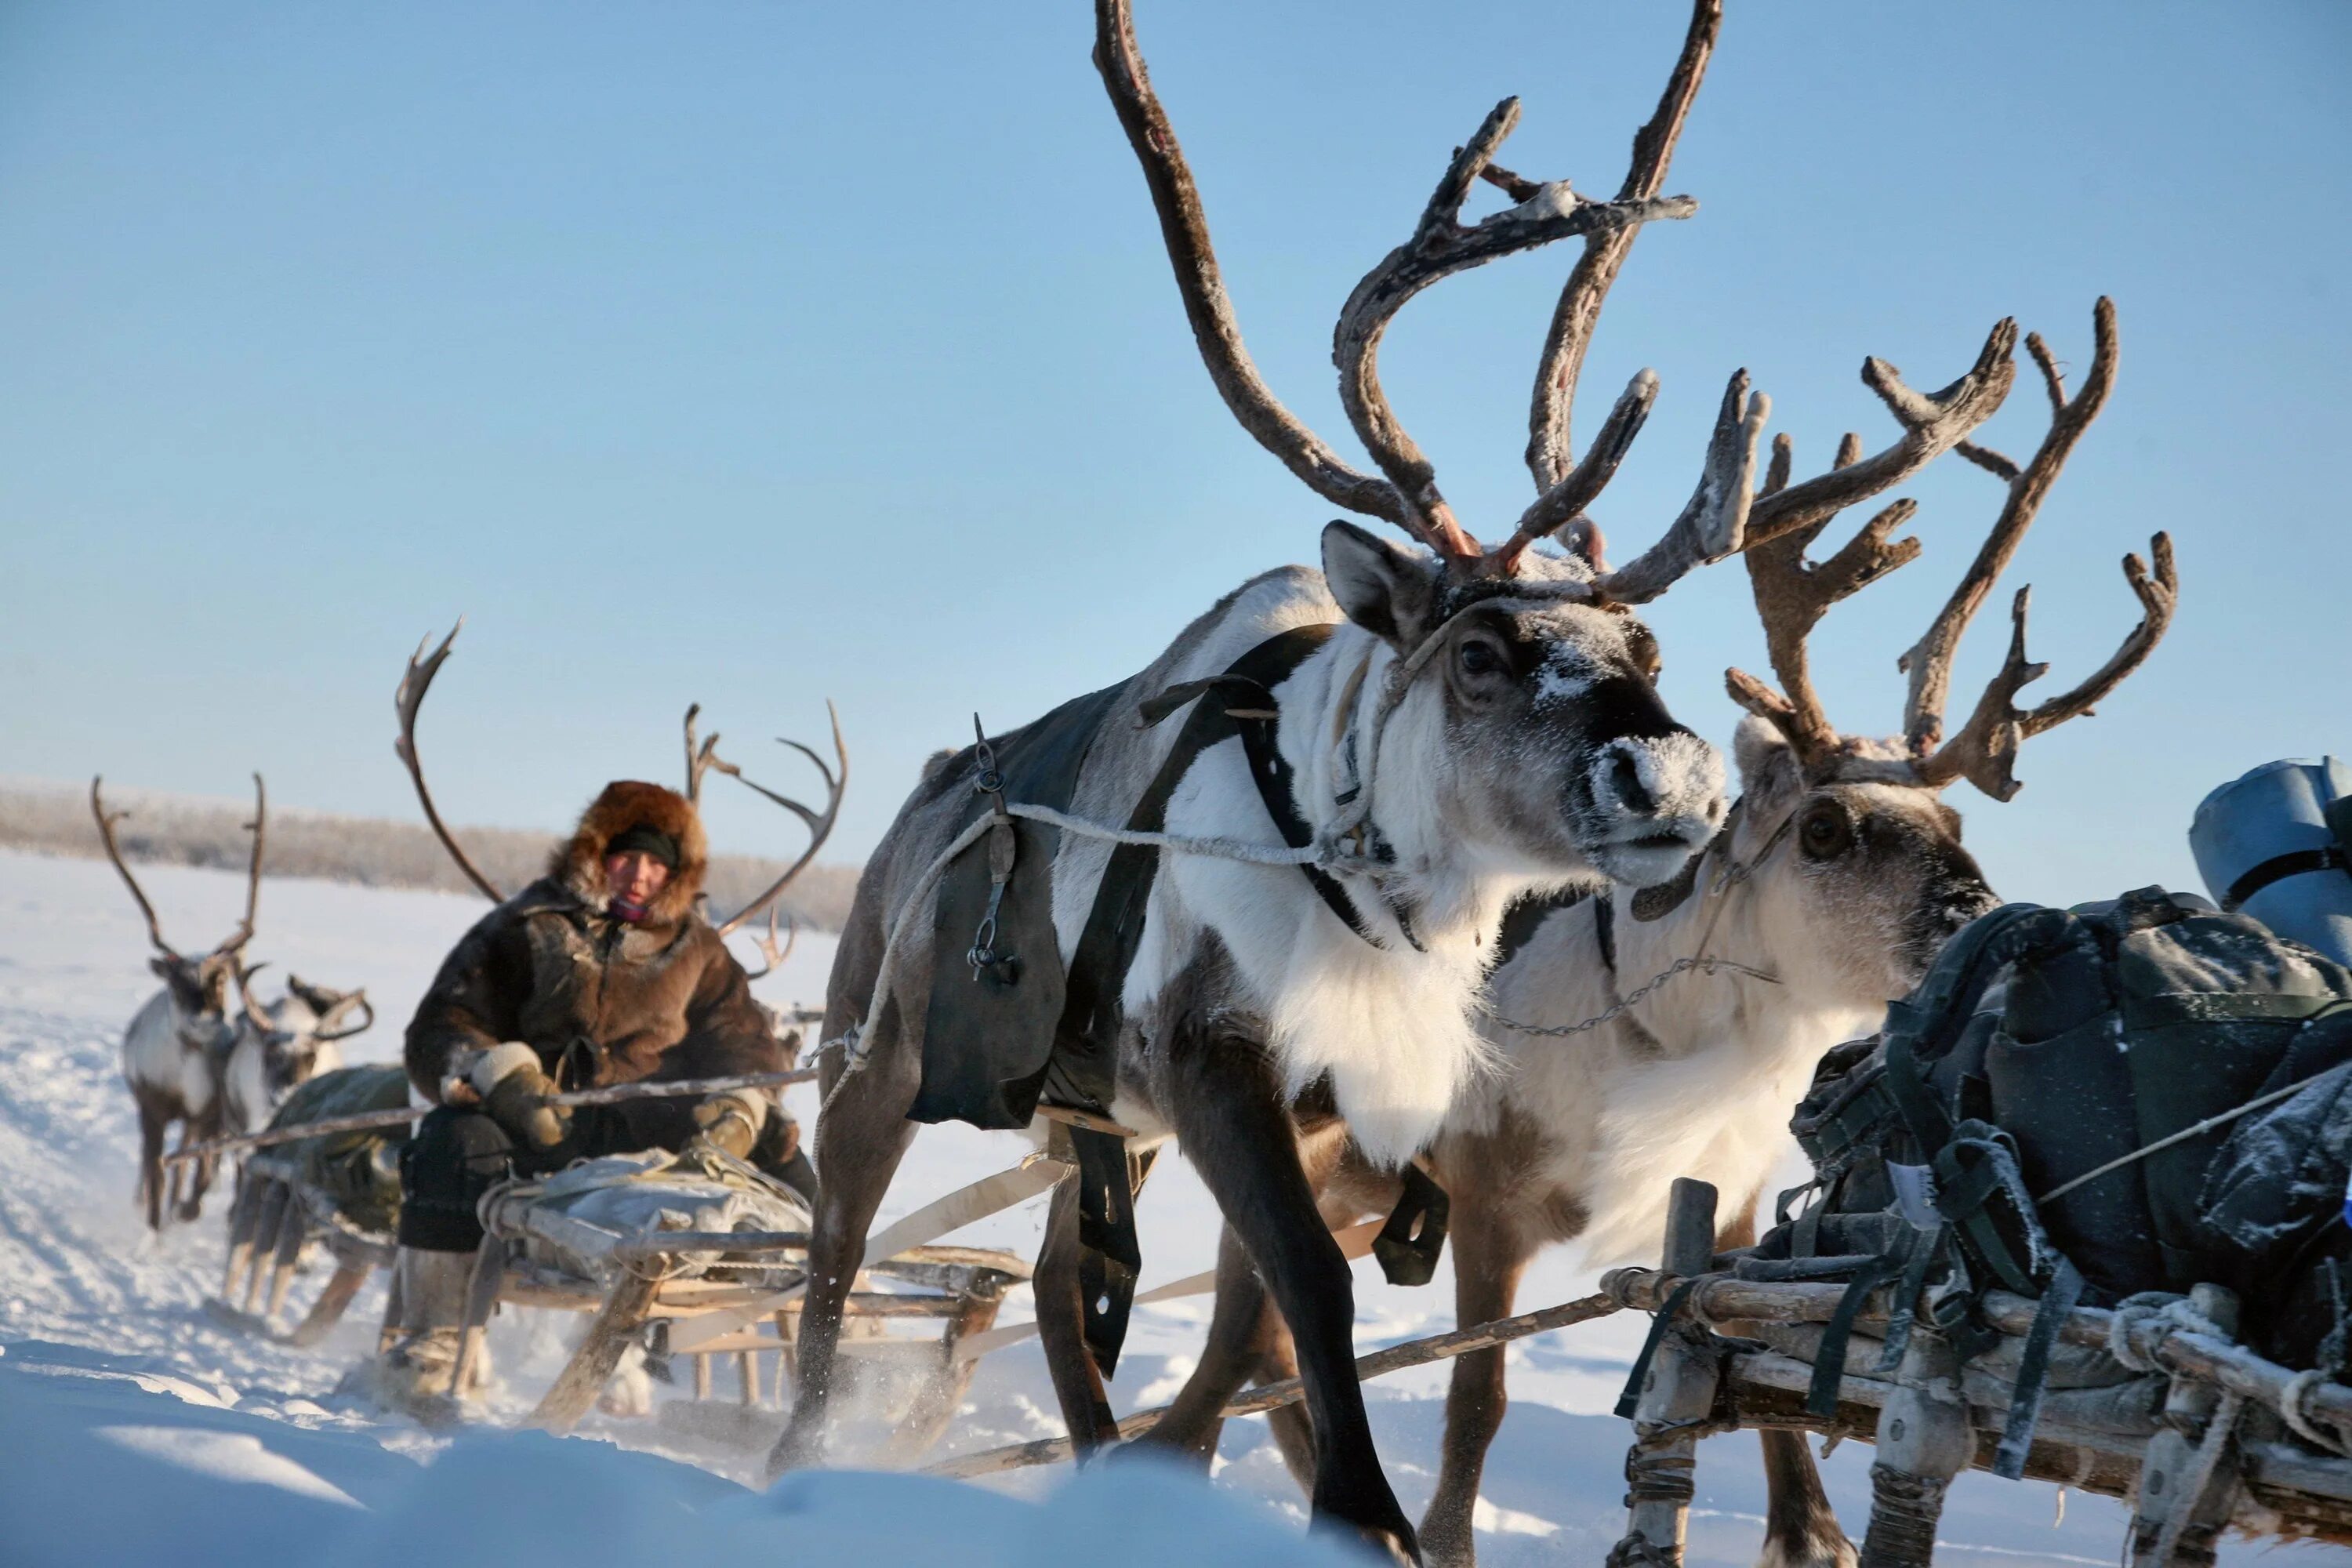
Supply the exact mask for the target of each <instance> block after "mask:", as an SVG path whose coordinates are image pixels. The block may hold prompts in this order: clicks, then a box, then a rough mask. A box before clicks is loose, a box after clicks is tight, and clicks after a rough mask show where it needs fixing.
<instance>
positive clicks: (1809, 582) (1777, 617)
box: [1724, 433, 1919, 774]
mask: <svg viewBox="0 0 2352 1568" xmlns="http://www.w3.org/2000/svg"><path fill="white" fill-rule="evenodd" d="M1791 458H1792V450H1791V447H1790V440H1789V437H1786V436H1782V437H1779V438H1777V439H1776V440H1775V441H1774V442H1773V443H1772V468H1771V471H1770V473H1769V475H1768V476H1767V477H1766V479H1765V482H1764V493H1763V496H1762V497H1761V498H1759V501H1758V503H1757V504H1758V506H1759V507H1761V505H1762V504H1763V502H1764V501H1765V500H1770V499H1772V498H1773V497H1775V496H1778V495H1780V494H1781V493H1782V492H1783V491H1785V490H1786V489H1787V488H1788V484H1789V470H1790V464H1791ZM1861 458H1862V437H1859V436H1856V435H1853V434H1851V433H1849V434H1848V435H1847V436H1846V437H1845V439H1844V440H1843V441H1842V442H1840V443H1839V444H1838V453H1837V462H1836V464H1835V465H1834V467H1833V468H1832V470H1831V471H1832V474H1833V475H1834V474H1836V473H1839V472H1842V471H1843V470H1844V469H1846V468H1851V467H1853V465H1854V464H1855V463H1857V462H1859V461H1861ZM1916 510H1918V507H1917V503H1916V502H1914V501H1910V500H1898V501H1896V502H1895V503H1894V504H1893V505H1892V506H1889V507H1887V508H1886V509H1885V510H1883V511H1881V512H1880V513H1879V514H1878V515H1877V516H1875V517H1874V518H1872V519H1871V520H1870V521H1868V522H1866V523H1864V525H1863V527H1862V531H1861V532H1859V533H1857V534H1855V535H1854V536H1853V539H1851V540H1849V541H1848V542H1846V544H1845V546H1844V548H1843V549H1841V550H1840V551H1838V552H1837V553H1836V554H1834V555H1832V556H1831V557H1830V558H1829V559H1828V560H1826V561H1823V562H1822V563H1819V564H1814V563H1811V562H1808V561H1807V560H1806V559H1805V550H1806V547H1807V546H1809V545H1810V544H1811V543H1812V542H1813V541H1814V540H1815V539H1817V538H1818V537H1820V535H1821V532H1822V529H1824V528H1826V527H1827V526H1828V525H1829V521H1830V519H1829V517H1828V516H1826V515H1825V516H1823V517H1822V518H1820V519H1818V520H1816V521H1811V522H1808V523H1806V524H1804V525H1803V526H1802V527H1800V528H1797V529H1795V530H1793V531H1790V532H1787V533H1784V534H1782V535H1781V536H1780V538H1778V539H1774V540H1769V541H1767V542H1763V543H1761V544H1750V545H1749V546H1748V552H1747V557H1746V559H1747V562H1748V584H1749V587H1750V588H1751V590H1752V591H1753V593H1754V595H1755V599H1756V614H1757V618H1758V619H1759V620H1760V621H1762V622H1763V624H1764V646H1765V648H1766V650H1767V654H1768V657H1769V658H1770V660H1771V663H1772V673H1773V674H1774V675H1776V676H1778V677H1779V678H1780V690H1779V691H1775V690H1773V689H1771V688H1770V687H1769V686H1767V685H1765V684H1764V683H1763V682H1762V681H1760V680H1759V679H1756V678H1755V677H1754V676H1752V675H1749V674H1748V673H1747V672H1746V671H1745V670H1739V669H1729V670H1726V671H1725V672H1724V683H1725V686H1726V687H1727V689H1729V691H1730V693H1731V699H1732V700H1733V701H1735V702H1737V703H1738V704H1739V705H1740V706H1741V707H1742V708H1745V709H1747V710H1748V711H1749V712H1750V713H1753V714H1755V715H1756V716H1757V717H1759V718H1760V719H1765V720H1769V721H1770V722H1771V723H1772V724H1773V726H1774V727H1775V728H1777V729H1778V730H1779V731H1780V733H1781V735H1782V736H1783V737H1785V738H1786V739H1787V741H1788V742H1789V745H1790V750H1792V751H1793V752H1795V753H1796V755H1797V758H1798V761H1799V762H1800V763H1801V764H1802V765H1803V766H1804V769H1805V771H1806V772H1807V773H1809V774H1818V773H1821V772H1822V771H1823V770H1824V769H1825V768H1826V767H1827V766H1828V765H1829V764H1830V763H1831V762H1832V759H1833V758H1835V757H1836V756H1838V755H1839V753H1840V751H1841V747H1840V745H1839V742H1838V732H1837V727H1836V726H1835V725H1834V724H1832V723H1831V722H1830V720H1829V715H1828V714H1827V713H1826V712H1825V711H1824V710H1822V700H1821V694H1820V693H1819V692H1818V691H1816V690H1815V689H1814V688H1813V679H1812V671H1811V664H1810V660H1809V658H1808V657H1807V654H1806V650H1805V639H1806V638H1807V637H1810V636H1811V633H1812V629H1813V627H1814V626H1816V625H1817V624H1818V623H1819V622H1820V620H1821V618H1822V616H1823V615H1825V614H1827V613H1828V611H1829V608H1830V606H1831V605H1834V604H1836V603H1837V602H1838V601H1840V600H1841V599H1843V598H1846V597H1847V596H1849V595H1853V594H1854V593H1857V592H1859V591H1860V590H1862V589H1864V588H1866V587H1868V586H1869V585H1870V584H1873V583H1875V582H1877V581H1878V580H1879V579H1880V578H1881V577H1884V576H1885V575H1886V574H1888V573H1890V572H1892V571H1894V570H1895V568H1896V567H1898V566H1903V565H1907V564H1908V563H1911V562H1912V561H1915V560H1916V559H1917V558H1918V555H1919V542H1918V541H1917V540H1916V539H1898V540H1895V541H1894V542H1892V543H1890V542H1888V539H1887V536H1888V535H1889V534H1891V533H1893V532H1894V531H1895V530H1896V529H1898V528H1900V527H1902V526H1903V525H1904V524H1905V523H1906V522H1908V521H1911V516H1912V514H1913V513H1914V512H1916ZM1783 693H1785V694H1786V695H1783Z"/></svg>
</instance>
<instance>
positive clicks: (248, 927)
mask: <svg viewBox="0 0 2352 1568" xmlns="http://www.w3.org/2000/svg"><path fill="white" fill-rule="evenodd" d="M245 826H246V828H247V831H249V832H250V833H251V834H252V835H253V858H252V859H251V861H250V862H249V863H248V864H247V867H246V868H245V919H244V920H242V921H238V922H237V927H236V930H235V931H231V932H229V934H228V939H227V940H226V941H225V942H222V943H221V944H220V945H219V946H218V947H216V948H215V949H213V951H214V952H216V953H222V952H243V951H244V950H245V945H246V943H247V942H251V941H252V940H253V932H254V921H255V920H256V919H257V917H258V916H259V914H260V910H261V848H262V843H263V840H264V839H265V838H266V837H268V827H269V792H268V790H267V789H266V788H264V787H263V785H262V783H261V775H260V774H259V773H255V774H254V775H253V820H252V821H251V822H248V823H247V824H246V825H245Z"/></svg>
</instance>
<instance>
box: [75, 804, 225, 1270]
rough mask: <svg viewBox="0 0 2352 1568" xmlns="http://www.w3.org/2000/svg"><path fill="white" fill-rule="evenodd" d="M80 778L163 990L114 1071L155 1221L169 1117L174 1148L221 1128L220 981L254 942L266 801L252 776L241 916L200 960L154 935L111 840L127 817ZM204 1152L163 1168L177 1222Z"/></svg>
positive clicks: (134, 1022)
mask: <svg viewBox="0 0 2352 1568" xmlns="http://www.w3.org/2000/svg"><path fill="white" fill-rule="evenodd" d="M103 782H104V781H103V780H101V779H98V778H93V779H91V780H90V781H89V812H90V815H91V816H93V817H95V818H97V820H98V834H99V837H100V840H101V841H102V842H103V843H104V844H105V846H106V858H108V859H109V860H111V861H112V862H114V868H115V870H116V871H117V872H118V873H120V874H121V878H122V885H123V886H124V887H126V888H129V889H131V898H132V899H133V900H136V901H137V903H138V905H139V912H140V913H141V914H142V915H144V916H146V917H147V939H148V941H150V942H152V943H154V946H155V956H154V957H152V958H151V959H149V960H148V961H147V965H148V967H149V968H151V969H152V970H153V971H154V972H155V973H156V975H157V976H158V977H159V978H161V979H162V981H163V990H161V991H159V992H157V993H156V994H154V995H153V996H152V997H150V998H148V1000H147V1003H146V1005H144V1006H142V1007H141V1008H140V1009H139V1011H138V1012H137V1013H135V1014H133V1015H132V1016H131V1026H130V1027H129V1028H127V1029H125V1030H124V1031H123V1034H122V1078H123V1081H124V1082H126V1083H128V1084H129V1085H130V1086H131V1098H132V1099H133V1100H136V1101H138V1104H139V1201H141V1202H143V1203H144V1204H145V1205H147V1224H148V1226H149V1227H150V1228H152V1229H154V1230H161V1229H163V1205H164V1180H163V1134H164V1132H165V1131H167V1130H168V1129H169V1128H170V1127H171V1126H172V1125H173V1123H174V1122H177V1123H178V1124H179V1127H180V1147H181V1148H183V1149H186V1148H189V1147H192V1146H193V1145H194V1144H197V1143H203V1142H209V1141H210V1140H211V1139H213V1138H215V1137H217V1136H218V1135H219V1134H220V1131H221V1127H222V1116H223V1111H224V1107H225V1104H226V1097H225V1096H224V1094H223V1093H222V1089H221V1075H222V1070H223V1068H224V1067H225V1065H226V1060H227V1057H228V1053H229V1050H230V1048H231V1047H232V1045H233V1044H234V1041H235V1038H236V1031H235V1029H234V1028H233V1027H232V1026H231V1025H230V1023H229V1018H228V988H229V983H230V982H231V981H232V980H234V979H236V978H237V977H238V975H239V973H240V970H241V965H242V963H243V962H244V953H245V947H246V944H247V942H251V941H252V940H253V920H254V912H255V909H256V906H257V903H258V901H259V900H260V897H261V848H262V838H263V834H264V830H265V823H266V820H267V817H268V801H267V797H266V795H265V794H264V791H263V788H262V784H261V775H260V774H259V773H256V774H254V775H253V820H252V821H251V822H249V823H247V825H246V826H247V829H248V830H250V831H251V833H252V834H253V860H252V864H251V865H250V866H249V867H248V868H247V872H246V883H245V919H244V920H243V921H239V922H238V924H237V928H236V930H235V931H231V932H230V933H229V934H228V936H227V938H226V940H225V941H223V942H221V944H220V945H219V946H217V947H215V948H214V949H213V950H212V951H211V952H208V953H205V955H204V956H203V957H201V958H190V957H188V956H187V955H185V954H184V953H182V952H179V950H177V949H176V948H174V947H173V946H172V944H171V943H169V942H165V941H164V940H163V927H162V925H161V924H159V923H158V922H157V921H156V919H155V906H154V905H153V904H151V903H149V902H148V901H147V895H146V894H145V893H144V892H143V891H142V890H141V889H140V887H139V879H137V878H135V877H133V876H132V875H131V868H130V866H129V865H127V864H125V863H124V861H123V858H122V849H121V846H120V845H119V844H117V843H116V842H115V837H114V825H115V824H116V823H118V822H121V820H123V818H125V817H126V816H129V815H130V813H128V812H120V811H118V812H109V811H108V810H107V809H106V804H105V801H104V799H103V798H102V796H101V795H100V785H101V784H102V783H103ZM213 1167H214V1163H213V1161H212V1160H210V1159H204V1160H197V1161H191V1162H183V1163H177V1164H174V1165H173V1167H172V1176H171V1206H172V1209H173V1213H174V1214H175V1215H177V1217H179V1218H180V1219H183V1220H193V1219H194V1218H195V1217H196V1216H197V1215H199V1214H201V1213H202V1212H203V1209H204V1201H205V1188H206V1187H207V1186H209V1185H210V1184H211V1183H212V1179H213Z"/></svg>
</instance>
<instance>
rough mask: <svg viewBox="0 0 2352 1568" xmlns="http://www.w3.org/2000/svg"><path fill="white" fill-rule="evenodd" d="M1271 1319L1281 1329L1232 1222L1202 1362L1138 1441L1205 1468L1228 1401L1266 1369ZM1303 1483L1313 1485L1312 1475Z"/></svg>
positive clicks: (1222, 1245)
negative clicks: (1265, 1352)
mask: <svg viewBox="0 0 2352 1568" xmlns="http://www.w3.org/2000/svg"><path fill="white" fill-rule="evenodd" d="M1269 1322H1270V1323H1272V1324H1273V1325H1274V1326H1275V1328H1276V1331H1279V1330H1280V1326H1281V1319H1280V1318H1279V1317H1278V1316H1277V1315H1276V1312H1275V1310H1274V1307H1273V1303H1272V1302H1270V1301H1268V1300H1266V1294H1265V1284H1264V1283H1263V1282H1262V1281H1261V1280H1260V1279H1258V1277H1257V1270H1256V1268H1254V1267H1252V1265H1251V1263H1250V1260H1249V1254H1248V1253H1246V1252H1244V1250H1243V1249H1242V1244H1241V1239H1240V1238H1239V1237H1236V1236H1234V1229H1233V1226H1226V1227H1225V1228H1224V1231H1223V1234H1222V1235H1221V1236H1220V1237H1218V1239H1217V1294H1216V1306H1215V1308H1214V1309H1213V1310H1212V1311H1211V1313H1210V1315H1209V1339H1208V1343H1206V1344H1205V1345H1203V1346H1202V1347H1201V1363H1200V1364H1199V1365H1198V1366H1196V1367H1194V1368H1193V1369H1192V1376H1190V1377H1188V1378H1186V1379H1185V1380H1184V1386H1183V1387H1182V1388H1181V1390H1179V1391H1178V1392H1177V1394H1176V1399H1175V1402H1174V1403H1173V1404H1171V1405H1169V1407H1168V1414H1167V1415H1163V1416H1161V1417H1160V1424H1159V1425H1158V1426H1154V1427H1153V1428H1152V1429H1151V1430H1150V1431H1149V1432H1147V1433H1145V1434H1144V1435H1143V1436H1140V1437H1139V1438H1137V1439H1136V1446H1137V1447H1149V1448H1151V1449H1153V1450H1155V1451H1157V1452H1160V1453H1163V1454H1179V1455H1182V1456H1183V1457H1184V1458H1187V1459H1190V1460H1192V1461H1194V1462H1195V1463H1197V1464H1199V1465H1200V1466H1201V1467H1202V1468H1204V1469H1205V1468H1207V1467H1208V1464H1209V1460H1210V1458H1211V1457H1212V1456H1213V1455H1214V1454H1215V1453H1216V1451H1217V1438H1218V1436H1220V1435H1221V1434H1222V1433H1223V1430H1224V1426H1225V1419H1224V1408H1225V1405H1227V1404H1228V1403H1230V1402H1231V1401H1232V1399H1233V1397H1234V1394H1238V1393H1240V1392H1241V1391H1242V1388H1243V1387H1244V1385H1245V1384H1247V1383H1248V1382H1249V1381H1250V1380H1251V1379H1252V1378H1254V1377H1257V1376H1260V1375H1261V1363H1262V1361H1263V1354H1262V1352H1263V1351H1264V1348H1265V1347H1264V1340H1265V1324H1267V1323H1269ZM1300 1484H1301V1486H1302V1487H1305V1488H1307V1489H1312V1487H1313V1484H1314V1483H1313V1477H1312V1475H1311V1474H1310V1475H1309V1476H1308V1478H1307V1479H1306V1480H1304V1481H1302V1482H1301V1483H1300Z"/></svg>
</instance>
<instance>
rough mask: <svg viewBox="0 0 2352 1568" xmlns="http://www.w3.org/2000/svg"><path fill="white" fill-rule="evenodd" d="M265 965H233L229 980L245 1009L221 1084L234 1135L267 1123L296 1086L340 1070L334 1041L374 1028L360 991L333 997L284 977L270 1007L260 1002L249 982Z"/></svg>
mask: <svg viewBox="0 0 2352 1568" xmlns="http://www.w3.org/2000/svg"><path fill="white" fill-rule="evenodd" d="M266 967H268V966H267V965H266V964H259V963H257V964H254V965H253V966H252V967H251V968H243V967H240V968H239V969H238V971H237V975H236V984H237V994H238V995H239V996H240V997H241V998H242V999H243V1001H244V1004H245V1011H244V1014H243V1015H242V1016H240V1017H239V1018H238V1019H237V1021H236V1042H235V1044H233V1045H232V1046H231V1047H230V1049H229V1057H228V1067H227V1070H226V1073H225V1075H224V1078H225V1082H226V1100H227V1102H228V1112H229V1114H228V1120H229V1121H230V1123H231V1125H232V1126H233V1127H235V1128H236V1130H237V1131H250V1130H251V1129H253V1128H254V1127H257V1126H258V1125H260V1124H261V1123H262V1122H264V1121H268V1119H269V1116H270V1114H271V1113H272V1112H273V1111H275V1110H277V1108H278V1104H279V1103H280V1102H281V1101H283V1100H285V1098H286V1097H287V1096H288V1095H289V1094H290V1093H292V1092H293V1091H294V1089H295V1088H296V1087H297V1086H299V1085H300V1084H304V1083H308V1082H309V1081H310V1079H313V1078H316V1077H317V1076H318V1075H319V1074H320V1073H322V1072H332V1071H334V1070H335V1069H336V1068H340V1067H341V1066H342V1065H343V1053H342V1050H341V1044H340V1043H341V1041H344V1040H348V1039H350V1038H351V1037H352V1036H353V1035H357V1034H361V1033H363V1032H364V1031H366V1030H367V1029H369V1028H370V1027H372V1026H373V1025H374V1023H375V1008H374V1006H373V1004H371V1003H370V1002H369V1001H368V999H367V992H366V990H365V989H364V988H362V989H361V990H358V991H333V990H330V989H328V988H327V987H325V986H323V985H308V984H303V981H302V978H301V976H299V975H298V974H289V975H288V976H287V977H286V994H285V995H284V996H282V997H280V998H279V999H278V1003H277V1005H275V1006H272V1005H268V1004H266V1003H264V1002H263V1001H262V1000H261V998H260V997H258V996H257V995H255V994H254V992H253V977H254V976H255V975H257V974H258V973H261V971H262V970H263V969H264V968H266Z"/></svg>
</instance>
